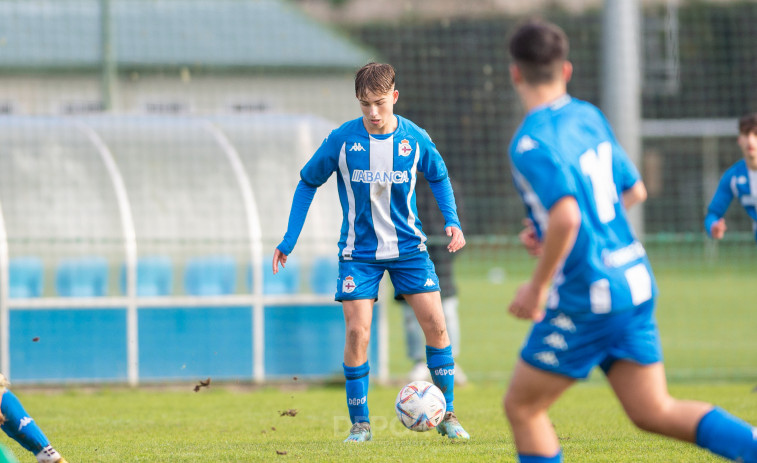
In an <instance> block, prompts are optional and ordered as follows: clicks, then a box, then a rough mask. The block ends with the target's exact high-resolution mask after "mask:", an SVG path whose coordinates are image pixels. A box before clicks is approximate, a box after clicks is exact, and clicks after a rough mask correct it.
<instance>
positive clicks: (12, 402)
mask: <svg viewBox="0 0 757 463" xmlns="http://www.w3.org/2000/svg"><path fill="white" fill-rule="evenodd" d="M0 401H2V402H0V412H2V414H3V416H4V417H5V423H3V425H2V426H0V429H2V430H3V431H5V434H7V435H8V437H10V438H11V439H13V440H15V441H16V442H18V443H19V444H21V447H23V448H25V449H26V450H28V451H30V452H32V453H33V454H35V455H36V454H38V453H39V452H41V451H42V449H43V448H45V447H47V445H49V444H50V442H49V441H48V440H47V437H45V435H44V434H43V433H42V430H41V429H39V426H37V423H36V422H35V421H34V420H33V419H32V417H30V416H29V414H28V413H26V410H24V407H23V406H22V405H21V402H19V400H18V399H17V398H16V396H15V395H13V393H12V392H11V391H8V390H6V391H5V392H4V393H3V396H2V398H0Z"/></svg>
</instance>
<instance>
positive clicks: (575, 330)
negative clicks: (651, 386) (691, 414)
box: [520, 299, 662, 379]
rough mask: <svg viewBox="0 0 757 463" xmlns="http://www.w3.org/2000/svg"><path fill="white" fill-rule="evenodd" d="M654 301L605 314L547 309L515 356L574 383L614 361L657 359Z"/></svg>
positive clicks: (659, 356)
mask: <svg viewBox="0 0 757 463" xmlns="http://www.w3.org/2000/svg"><path fill="white" fill-rule="evenodd" d="M654 307H655V302H654V299H653V300H651V301H649V302H646V303H644V304H642V305H640V306H639V307H637V308H635V309H633V310H626V311H623V312H619V313H609V314H601V315H598V314H592V313H580V314H566V313H565V312H562V311H560V310H547V313H546V315H545V316H544V319H543V320H542V321H540V322H539V323H535V324H534V326H533V327H532V328H531V333H530V334H529V336H528V339H527V340H526V344H525V345H524V346H523V349H522V350H521V353H520V356H521V358H522V359H523V361H524V362H526V363H528V364H529V365H531V366H533V367H535V368H539V369H540V370H544V371H549V372H552V373H558V374H561V375H565V376H569V377H571V378H575V379H582V378H586V377H587V376H589V373H590V372H591V370H592V368H594V367H595V366H597V365H599V367H600V368H602V370H603V371H604V372H605V373H607V372H608V371H609V370H610V367H612V365H613V363H615V361H617V360H630V361H633V362H636V363H638V364H640V365H651V364H653V363H657V362H661V361H662V347H661V346H660V336H659V332H658V330H657V322H656V320H655V317H654Z"/></svg>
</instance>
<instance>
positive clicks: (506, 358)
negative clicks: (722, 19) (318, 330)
mask: <svg viewBox="0 0 757 463" xmlns="http://www.w3.org/2000/svg"><path fill="white" fill-rule="evenodd" d="M650 255H651V257H652V261H653V265H655V267H656V268H657V269H658V270H657V277H658V283H659V286H660V299H659V305H658V319H659V322H660V330H661V333H662V338H663V347H664V350H665V355H666V367H667V370H668V376H669V379H670V383H671V384H670V389H671V391H672V393H673V394H674V395H675V396H678V397H682V398H695V399H701V400H706V401H710V402H713V403H716V404H718V405H720V406H722V407H724V408H726V409H728V410H730V411H731V412H733V413H734V414H736V415H738V416H740V417H742V418H744V419H746V420H747V421H750V422H752V423H757V393H753V392H752V389H753V387H754V386H755V385H757V336H755V335H754V333H755V327H756V325H757V323H756V322H755V321H756V320H757V318H756V317H755V315H753V313H752V311H753V310H754V289H753V288H754V275H755V274H757V272H756V271H755V270H757V264H756V263H755V261H757V259H755V256H756V255H757V254H756V253H755V250H754V249H752V248H742V249H741V250H740V251H738V252H737V253H734V254H733V255H722V254H721V256H720V257H718V258H715V259H714V260H710V261H707V262H706V263H703V262H704V260H702V259H701V256H697V255H695V254H691V253H684V254H683V255H674V256H673V255H671V254H668V250H666V249H665V248H664V247H662V248H661V249H660V250H659V251H657V253H656V254H653V251H650ZM658 260H659V261H660V263H659V264H658V263H657V261H658ZM531 265H532V263H531V262H530V260H528V259H527V258H526V257H525V256H524V255H523V254H522V253H518V252H510V253H507V252H499V253H498V254H497V257H496V258H495V257H492V254H491V253H490V252H482V253H481V254H477V253H475V252H471V253H469V254H468V255H466V256H465V257H464V258H461V259H460V261H458V270H459V272H458V273H459V283H460V299H461V304H460V316H461V324H462V338H463V339H462V349H461V354H460V357H459V359H458V363H459V364H460V365H461V366H462V367H464V369H465V371H466V372H467V373H468V376H469V377H470V379H471V384H469V385H468V386H466V387H464V388H459V389H458V390H457V391H456V400H455V405H456V410H457V411H458V415H459V417H460V419H461V422H462V423H463V424H464V425H465V427H466V429H467V430H468V431H469V432H470V433H471V436H472V439H471V441H470V442H469V443H467V444H459V445H457V444H452V443H450V442H448V441H447V439H446V438H442V437H440V436H438V435H437V434H436V432H434V431H431V432H427V433H413V432H410V431H407V430H405V429H404V428H402V427H401V425H400V424H399V422H398V421H397V420H396V418H395V416H394V410H393V404H394V397H395V395H396V393H397V391H398V390H399V387H400V385H401V384H402V383H403V379H402V376H403V374H404V373H405V372H406V371H407V370H409V369H410V367H411V363H410V362H409V361H408V360H407V359H406V358H405V356H404V340H403V336H402V330H401V324H400V313H399V309H398V308H397V307H395V306H390V307H389V310H390V312H389V315H390V327H391V329H392V330H391V335H390V346H391V348H390V358H391V373H392V376H393V380H392V384H390V385H377V384H374V385H372V387H371V392H370V396H369V400H370V408H371V415H372V421H373V430H374V440H373V442H371V443H369V444H366V445H345V444H343V443H342V442H341V441H342V439H343V438H344V437H345V436H346V433H347V430H348V429H349V423H348V419H347V417H346V406H345V403H344V389H343V387H342V385H340V384H333V385H328V384H308V385H303V384H300V383H301V381H294V380H293V381H291V383H290V384H279V385H270V386H266V387H252V386H250V385H246V384H231V383H227V384H215V383H213V384H212V385H211V387H210V388H207V389H202V390H200V392H197V393H195V392H193V384H179V385H169V386H164V387H154V386H149V387H142V388H138V389H130V388H127V387H120V386H119V387H115V386H114V387H98V388H65V389H53V390H50V389H45V390H42V389H34V388H17V389H15V392H16V394H17V395H18V396H19V398H20V399H21V400H22V401H23V403H24V405H25V406H26V408H27V410H28V411H29V412H30V413H31V414H32V416H34V418H35V419H36V420H37V422H38V423H39V424H40V425H41V426H42V427H43V429H44V430H45V432H46V433H47V434H48V437H50V438H51V440H52V442H53V443H54V445H55V446H56V447H57V448H58V449H59V450H60V451H61V452H62V453H63V454H64V455H65V456H66V457H67V458H68V460H69V461H70V462H71V463H75V462H88V463H89V462H103V463H105V462H124V461H129V462H247V461H308V462H310V461H323V462H332V461H395V462H416V461H461V462H481V461H504V462H510V461H515V457H514V448H513V445H512V440H511V438H510V434H509V428H508V426H507V423H506V420H505V418H504V416H503V413H502V409H501V399H502V395H503V393H504V390H505V388H506V385H507V381H508V378H509V375H510V371H511V369H512V365H513V364H514V362H515V359H516V356H517V352H518V347H519V345H520V343H521V342H522V340H523V336H524V335H525V333H526V331H527V329H528V325H527V323H525V322H521V321H518V320H515V319H514V318H512V317H510V316H508V315H507V313H506V307H507V304H508V302H509V300H510V297H511V296H512V294H513V292H514V290H515V288H516V287H517V285H518V284H519V283H520V282H521V281H523V280H524V279H525V278H526V276H527V275H528V272H529V271H530V268H531ZM747 298H750V299H751V301H750V300H747ZM335 361H340V359H335ZM290 409H295V410H297V413H296V414H295V416H281V412H282V411H286V410H290ZM551 416H552V418H553V421H554V424H555V426H556V429H557V432H558V435H559V436H560V438H561V442H562V445H563V447H564V453H565V457H566V461H574V462H711V461H718V460H717V458H716V457H714V456H712V455H711V454H709V453H708V452H705V451H702V450H699V449H698V448H696V447H694V446H691V445H687V444H683V443H678V442H675V441H672V440H669V439H664V438H661V437H657V436H654V435H650V434H646V433H643V432H641V431H638V430H636V429H635V428H634V427H633V426H632V425H631V424H630V423H629V422H628V420H627V419H626V418H625V416H624V415H623V413H622V410H621V409H620V407H619V405H618V403H617V401H616V400H615V399H614V397H613V396H612V394H611V391H610V389H609V388H608V387H607V385H606V384H605V381H604V379H603V378H602V376H601V375H600V374H597V373H595V374H593V375H592V377H591V378H590V379H589V380H588V381H586V382H583V383H581V384H578V385H577V386H576V387H574V388H573V389H571V390H570V391H569V392H568V393H567V394H566V395H565V396H564V397H563V398H562V400H560V401H559V402H558V403H557V405H556V406H555V407H554V408H553V411H552V414H551ZM0 442H2V443H4V444H6V445H7V446H8V447H10V448H11V449H12V450H13V451H14V452H15V453H16V455H19V459H20V461H21V462H22V463H25V462H29V463H32V462H34V461H35V460H34V458H33V457H32V456H31V454H28V453H24V454H22V453H21V448H20V447H19V446H18V445H17V444H15V442H12V441H10V439H8V438H7V437H5V436H4V435H3V436H2V437H1V438H0Z"/></svg>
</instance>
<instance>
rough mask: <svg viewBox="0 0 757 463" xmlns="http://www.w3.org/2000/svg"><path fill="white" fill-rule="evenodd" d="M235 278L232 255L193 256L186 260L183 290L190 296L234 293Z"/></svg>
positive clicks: (234, 265) (234, 264)
mask: <svg viewBox="0 0 757 463" xmlns="http://www.w3.org/2000/svg"><path fill="white" fill-rule="evenodd" d="M236 279H237V272H236V263H235V262H234V258H233V257H230V256H204V257H194V258H191V259H189V260H188V261H187V264H186V268H185V269H184V290H185V291H186V293H187V294H189V295H191V296H220V295H224V294H234V293H235V292H236V287H237V285H236Z"/></svg>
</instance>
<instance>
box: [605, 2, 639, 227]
mask: <svg viewBox="0 0 757 463" xmlns="http://www.w3.org/2000/svg"><path fill="white" fill-rule="evenodd" d="M640 19H641V10H640V8H639V1H638V0H605V6H604V10H603V12H602V70H601V73H602V80H601V82H602V94H601V106H602V110H603V111H604V113H605V115H606V116H607V119H608V120H609V121H610V125H611V126H612V128H613V130H614V131H615V135H616V136H617V138H618V142H620V145H621V146H622V147H623V148H624V149H625V150H626V153H628V156H629V157H630V158H631V161H633V163H634V164H636V166H637V167H639V168H641V71H640V70H641V56H640V43H641V28H640ZM629 218H630V220H631V224H632V225H633V227H634V229H635V230H636V233H637V234H638V235H639V237H643V235H644V211H643V208H642V207H639V206H637V207H634V208H632V209H631V210H630V211H629Z"/></svg>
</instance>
